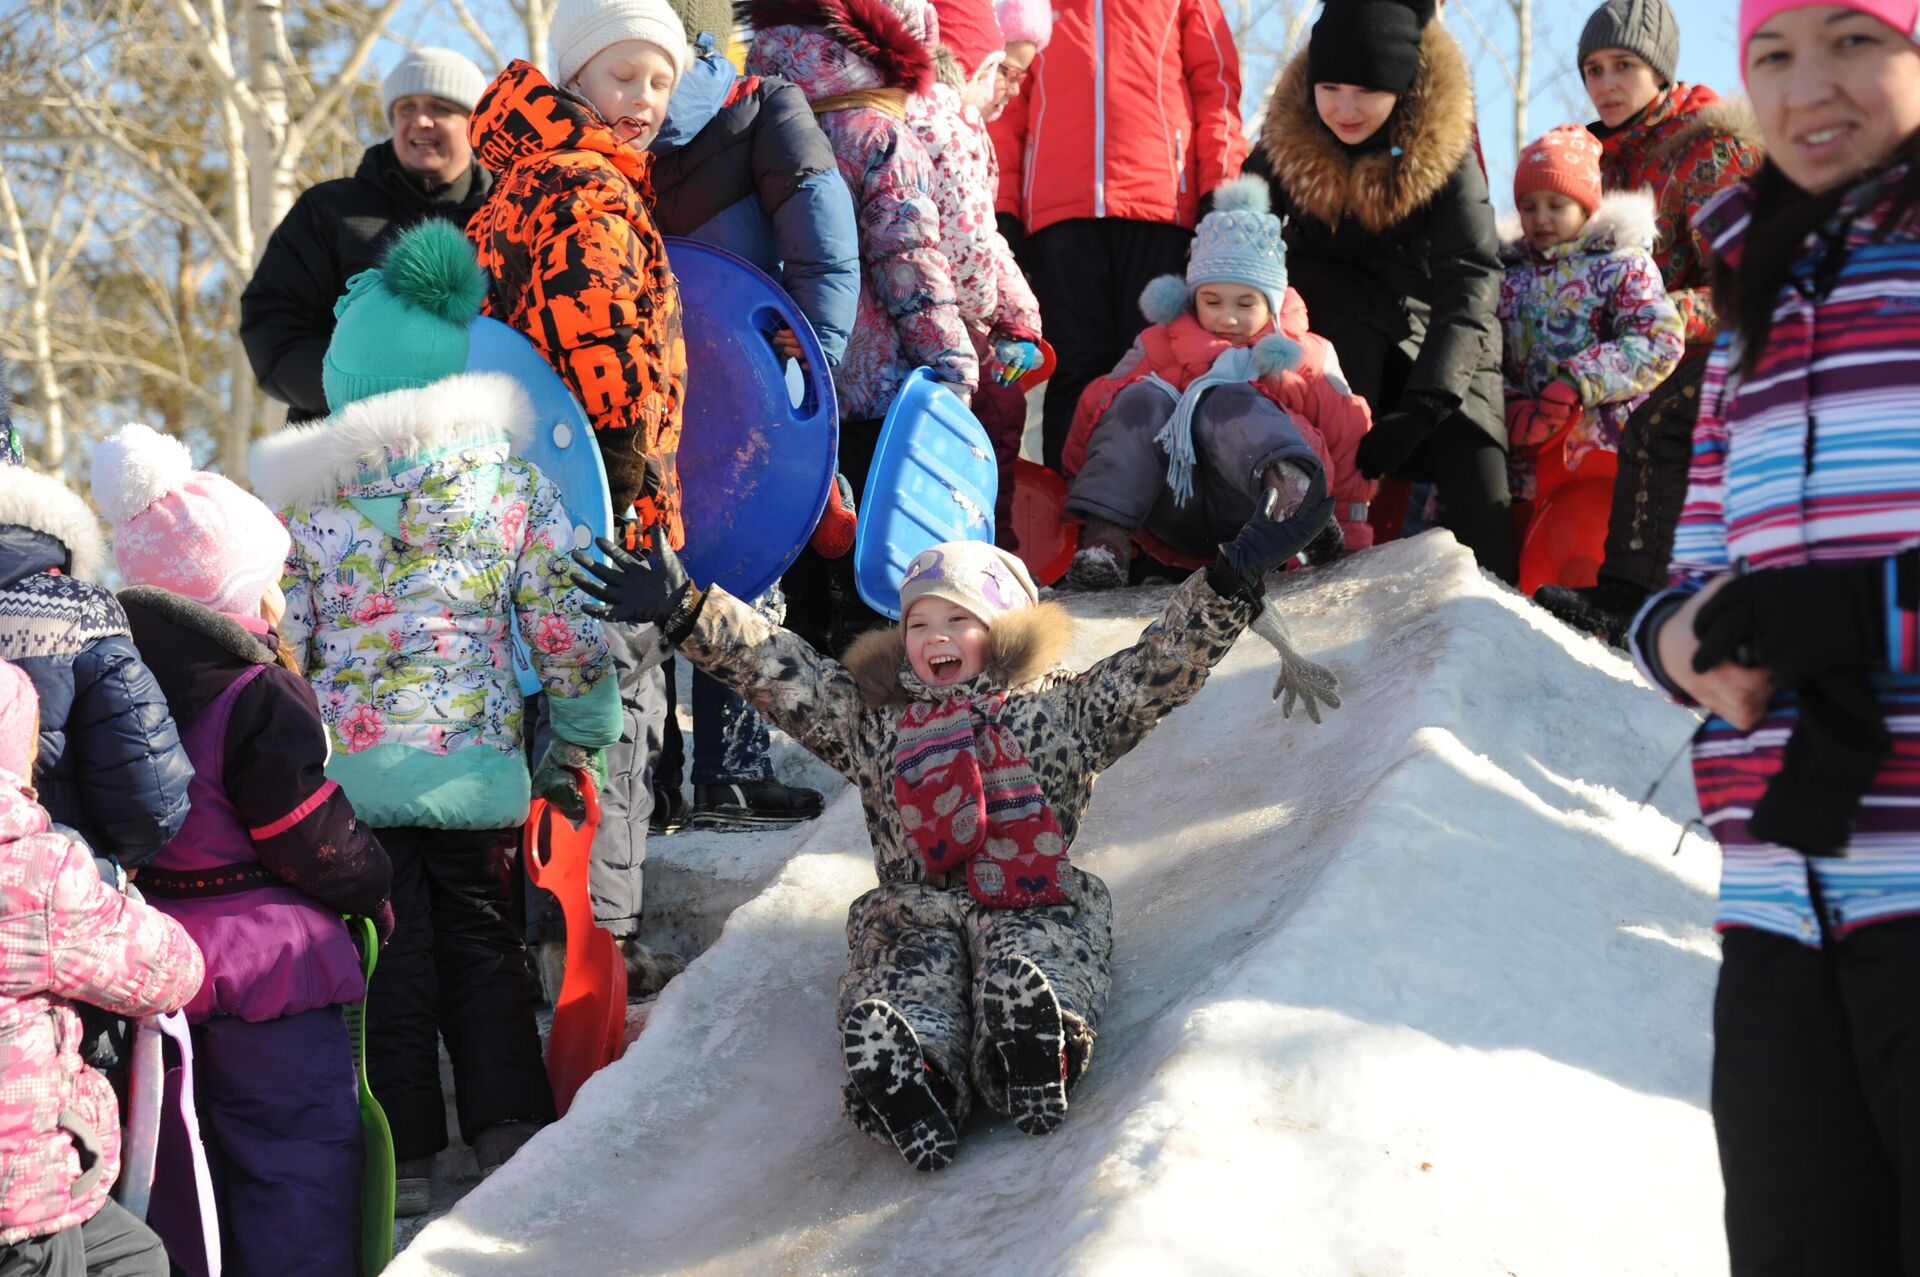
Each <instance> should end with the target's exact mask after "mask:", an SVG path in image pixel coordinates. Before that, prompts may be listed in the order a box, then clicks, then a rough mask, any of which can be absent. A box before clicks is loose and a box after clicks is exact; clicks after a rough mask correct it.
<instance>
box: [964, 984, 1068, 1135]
mask: <svg viewBox="0 0 1920 1277" xmlns="http://www.w3.org/2000/svg"><path fill="white" fill-rule="evenodd" d="M980 1003H981V1010H982V1012H983V1014H984V1016H985V1023H984V1024H982V1025H981V1028H982V1030H983V1031H984V1032H985V1033H986V1035H987V1039H988V1041H990V1042H992V1043H993V1049H994V1050H995V1051H996V1052H998V1053H999V1056H1000V1062H1001V1064H1003V1065H1004V1066H1005V1067H1006V1070H1007V1112H1008V1113H1009V1114H1010V1115H1011V1116H1012V1118H1013V1124H1014V1125H1015V1126H1017V1127H1019V1128H1020V1129H1021V1130H1023V1131H1025V1132H1026V1133H1027V1134H1029V1135H1045V1134H1047V1133H1048V1132H1050V1131H1052V1130H1053V1129H1054V1128H1055V1127H1057V1126H1059V1125H1060V1123H1061V1122H1062V1121H1064V1120H1065V1119H1066V1116H1067V1035H1066V1030H1065V1029H1064V1028H1063V1027H1062V1025H1061V1023H1060V1001H1059V999H1058V998H1056V997H1054V995H1053V985H1052V984H1050V983H1048V981H1047V977H1046V973H1045V972H1043V971H1041V970H1040V968H1039V967H1036V966H1035V965H1033V963H1032V962H1031V961H1030V960H1028V959H1026V958H1023V957H1020V956H1018V955H1015V956H1014V957H1011V958H1001V959H999V960H998V961H996V962H995V963H994V964H993V965H992V966H990V967H988V968H987V972H986V975H985V976H984V977H982V981H981V994H980Z"/></svg>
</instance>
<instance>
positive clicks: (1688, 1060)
mask: <svg viewBox="0 0 1920 1277" xmlns="http://www.w3.org/2000/svg"><path fill="white" fill-rule="evenodd" d="M1165 597H1166V591H1165V589H1164V588H1163V589H1158V590H1143V591H1135V592H1128V593H1123V594H1117V595H1111V596H1106V597H1103V598H1099V599H1092V600H1087V599H1080V600H1074V601H1072V602H1071V604H1070V606H1071V607H1072V609H1073V610H1074V612H1075V613H1076V614H1077V615H1078V616H1079V617H1080V618H1081V632H1080V637H1079V640H1078V643H1077V646H1076V648H1075V651H1074V654H1073V661H1074V662H1075V663H1076V664H1086V663H1089V662H1091V661H1092V660H1094V659H1096V658H1097V657H1098V656H1100V655H1101V654H1104V653H1106V652H1109V651H1112V650H1114V649H1116V648H1118V647H1121V646H1123V645H1124V644H1126V643H1129V642H1131V641H1132V639H1133V637H1134V636H1135V635H1136V634H1137V633H1138V631H1139V630H1140V628H1141V627H1142V626H1143V625H1144V624H1145V622H1146V621H1147V620H1149V619H1150V618H1151V617H1152V616H1153V614H1154V613H1155V612H1156V611H1157V609H1158V607H1159V606H1160V604H1161V603H1162V602H1163V601H1164V599H1165ZM1275 602H1276V604H1277V606H1279V607H1280V608H1281V610H1282V612H1283V614H1284V615H1285V616H1286V618H1287V620H1288V623H1289V624H1290V626H1291V627H1292V629H1293V632H1294V637H1295V639H1296V641H1297V643H1298V644H1299V646H1300V647H1301V648H1302V649H1303V650H1305V651H1307V652H1310V653H1312V654H1314V655H1316V656H1317V657H1318V658H1319V659H1322V660H1324V661H1326V662H1328V663H1329V664H1331V665H1332V666H1333V667H1334V668H1335V669H1336V670H1337V671H1338V673H1339V674H1340V676H1341V678H1342V680H1343V682H1344V685H1345V687H1344V696H1345V705H1344V707H1343V708H1342V709H1340V710H1338V711H1336V712H1334V713H1333V714H1332V716H1331V717H1330V718H1329V719H1328V721H1327V722H1326V724H1325V725H1324V726H1321V727H1319V728H1315V727H1312V726H1310V725H1308V724H1307V723H1305V722H1304V721H1301V720H1299V719H1297V718H1296V720H1295V721H1293V722H1283V721H1282V719H1281V717H1280V714H1279V710H1278V708H1277V706H1276V705H1275V704H1274V703H1273V702H1272V701H1271V700H1270V699H1269V689H1270V687H1271V684H1272V681H1273V676H1274V673H1275V670H1276V665H1277V662H1276V659H1275V657H1274V654H1273V652H1272V650H1271V649H1270V648H1268V647H1267V646H1266V645H1265V644H1264V643H1262V642H1260V641H1259V639H1258V638H1256V637H1254V636H1252V635H1249V636H1247V638H1245V639H1243V640H1242V641H1241V643H1240V644H1239V645H1238V647H1237V648H1236V649H1235V651H1234V652H1233V654H1232V655H1231V656H1230V657H1229V658H1228V659H1227V661H1226V662H1225V663H1224V664H1223V665H1222V666H1221V667H1220V669H1219V670H1218V671H1217V672H1216V673H1215V674H1214V676H1213V678H1212V680H1211V682H1210V683H1209V684H1208V685H1207V688H1206V690H1205V692H1204V693H1203V694H1202V695H1201V696H1200V697H1199V698H1198V699H1197V700H1196V701H1195V702H1194V703H1193V704H1192V705H1190V706H1188V707H1187V708H1185V709H1183V710H1180V711H1177V712H1175V713H1174V714H1173V715H1172V716H1171V717H1170V718H1169V719H1168V720H1167V721H1166V722H1165V723H1163V724H1162V725H1161V727H1160V728H1159V729H1158V730H1157V731H1156V732H1155V733H1154V734H1153V735H1152V736H1150V737H1149V738H1148V739H1147V741H1146V742H1145V744H1143V745H1142V746H1141V747H1140V748H1139V749H1137V750H1135V751H1134V752H1133V753H1132V754H1131V755H1130V756H1128V757H1127V758H1126V759H1124V760H1123V761H1122V762H1121V763H1119V764H1118V765H1117V766H1115V767H1114V768H1113V769H1112V770H1111V771H1110V772H1109V773H1108V774H1107V775H1106V776H1105V777H1103V778H1102V780H1101V782H1100V786H1099V790H1098V792H1097V794H1096V796H1095V799H1094V802H1093V807H1092V810H1091V812H1090V814H1089V818H1088V820H1087V822H1086V824H1085V826H1084V827H1083V828H1082V831H1081V835H1080V840H1079V842H1078V844H1077V845H1076V846H1075V848H1074V851H1073V854H1074V858H1075V859H1076V860H1077V861H1078V862H1080V863H1082V864H1084V865H1086V866H1087V867H1089V868H1091V869H1093V870H1095V871H1096V872H1098V873H1099V874H1101V875H1102V876H1103V877H1104V878H1105V879H1106V881H1107V883H1108V884H1109V885H1110V886H1111V888H1112V890H1113V899H1114V923H1115V932H1116V942H1115V949H1114V964H1115V975H1114V992H1113V1001H1112V1004H1111V1006H1110V1008H1109V1010H1108V1012H1107V1018H1106V1022H1105V1024H1104V1025H1103V1026H1102V1031H1101V1035H1100V1039H1099V1044H1098V1047H1097V1050H1096V1052H1095V1056H1094V1063H1093V1069H1092V1072H1091V1073H1090V1075H1089V1076H1088V1078H1087V1079H1086V1082H1085V1084H1084V1085H1083V1086H1082V1087H1081V1088H1080V1089H1079V1091H1077V1092H1076V1093H1075V1095H1074V1098H1073V1105H1072V1109H1071V1111H1070V1113H1069V1114H1068V1118H1067V1122H1066V1124H1065V1125H1064V1126H1063V1127H1062V1128H1061V1129H1060V1130H1059V1131H1058V1132H1057V1133H1055V1134H1053V1135H1050V1136H1047V1137H1044V1138H1040V1139H1035V1138H1030V1137H1028V1136H1025V1135H1022V1134H1020V1133H1019V1132H1018V1131H1016V1130H1015V1129H1014V1128H1013V1126H1012V1125H1011V1124H1010V1123H1008V1122H1006V1121H1005V1120H1003V1119H1000V1118H997V1117H995V1116H993V1115H992V1114H984V1113H983V1115H982V1117H977V1118H976V1119H975V1121H974V1122H973V1124H972V1126H971V1127H970V1129H969V1130H968V1131H967V1132H965V1134H964V1135H963V1139H962V1146H961V1153H960V1157H959V1160H958V1161H957V1162H956V1163H955V1164H954V1165H953V1166H952V1168H950V1169H949V1170H947V1171H945V1172H942V1173H939V1174H936V1175H923V1174H918V1173H915V1172H914V1171H912V1170H909V1169H908V1168H907V1167H906V1166H905V1165H904V1164H903V1163H902V1162H901V1160H900V1159H899V1157H898V1156H897V1155H896V1154H895V1153H894V1152H893V1150H892V1149H891V1148H889V1147H887V1146H885V1145H883V1144H880V1143H877V1142H875V1141H873V1140H871V1139H868V1138H867V1137H865V1136H863V1135H860V1134H857V1133H856V1132H855V1131H853V1130H852V1128H851V1127H849V1126H848V1125H847V1123H846V1122H845V1121H844V1120H843V1119H842V1117H841V1114H840V1099H839V1092H840V1080H841V1066H840V1060H839V1034H838V1031H837V1029H836V1027H835V1023H834V1014H833V1011H834V987H835V980H836V978H837V977H838V975H839V973H840V970H841V966H842V962H843V959H844V956H845V940H844V937H843V933H842V925H843V920H844V916H845V911H846V906H847V904H848V903H849V902H850V901H851V900H852V899H853V898H854V897H855V896H856V895H858V894H859V893H860V892H861V891H863V890H865V889H866V888H868V887H869V886H871V885H872V883H873V881H874V879H873V870H872V867H871V862H870V860H869V857H868V852H867V849H866V838H865V835H864V831H863V827H862V824H861V817H860V808H859V803H858V801H857V800H856V799H855V798H854V797H853V796H852V795H851V794H842V795H841V797H840V798H839V800H838V801H837V802H835V803H834V804H833V805H832V807H831V808H830V809H829V810H828V812H827V814H826V815H825V816H824V817H823V818H822V819H821V820H820V821H818V822H816V824H815V825H814V826H813V827H812V828H810V829H805V830H802V831H797V833H796V839H795V854H794V856H793V858H792V860H791V862H790V863H789V864H788V865H787V866H786V867H785V868H784V870H783V871H782V872H781V873H780V874H779V875H778V876H777V877H776V878H775V879H774V880H773V881H772V882H771V883H770V885H768V886H767V888H766V889H765V890H764V891H762V892H761V893H760V894H759V895H758V896H757V897H756V898H754V899H753V900H751V901H749V902H748V903H747V904H745V905H743V906H742V907H741V908H739V909H738V910H737V911H736V912H735V913H734V914H733V916H732V918H731V919H730V920H729V922H728V923H727V926H726V928H725V930H724V932H723V933H722V934H721V936H720V939H719V941H718V943H716V944H715V945H714V946H713V947H712V948H711V949H709V950H708V951H707V952H706V953H705V954H704V955H702V956H701V958H700V959H699V961H697V962H696V963H695V964H694V965H693V966H692V967H691V968H690V969H689V970H688V971H687V972H686V974H685V975H683V976H681V977H680V978H679V979H677V980H675V981H674V982H673V984H672V985H671V986H670V987H669V988H668V990H667V991H666V993H665V994H664V995H663V996H662V997H661V999H660V1001H659V1003H658V1004H657V1006H656V1008H655V1010H654V1012H653V1015H652V1019H651V1022H650V1023H649V1024H648V1026H647V1029H646V1031H645V1033H643V1034H642V1035H641V1037H640V1039H639V1040H638V1041H637V1042H636V1043H635V1044H634V1045H633V1047H632V1048H631V1049H630V1050H629V1051H628V1052H627V1055H626V1057H625V1058H624V1059H622V1060H620V1061H619V1062H618V1063H616V1064H615V1065H613V1066H612V1067H610V1068H609V1069H607V1070H605V1071H604V1072H603V1073H602V1074H600V1075H599V1076H598V1077H596V1078H594V1079H593V1080H592V1081H590V1082H589V1083H588V1084H587V1086H586V1088H585V1089H584V1090H582V1091H581V1093H580V1096H579V1098H578V1100H577V1101H576V1103H575V1106H574V1109H573V1111H572V1112H571V1113H570V1114H569V1115H568V1116H567V1118H566V1120H564V1121H563V1122H561V1123H559V1124H558V1125H556V1126H554V1127H552V1128H551V1129H549V1130H547V1131H545V1132H543V1133H542V1134H541V1135H540V1136H539V1137H538V1138H537V1139H535V1140H534V1142H533V1143H532V1144H531V1145H529V1146H528V1147H527V1149H526V1150H524V1151H523V1152H522V1153H521V1154H520V1155H519V1156H518V1157H516V1158H515V1159H514V1160H513V1161H512V1162H511V1163H510V1164H509V1165H507V1166H506V1167H505V1168H503V1169H502V1170H501V1171H500V1172H499V1173H498V1174H496V1175H495V1176H494V1177H493V1178H492V1179H491V1180H489V1181H487V1182H486V1183H484V1184H482V1185H481V1186H480V1187H479V1188H478V1189H476V1190H475V1191H474V1192H473V1193H472V1194H471V1195H470V1196H469V1197H467V1198H466V1199H465V1200H464V1201H462V1202H461V1203H460V1205H459V1206H458V1207H456V1208H455V1210H454V1211H453V1213H452V1214H450V1215H448V1216H447V1217H446V1218H444V1219H442V1220H440V1221H438V1222H436V1223H435V1224H433V1225H431V1226H430V1227H429V1228H427V1229H426V1231H425V1232H423V1233H422V1234H421V1236H420V1237H419V1239H418V1240H417V1241H416V1242H415V1243H414V1244H413V1246H412V1247H411V1248H410V1249H409V1250H408V1251H407V1252H406V1253H405V1254H403V1255H402V1256H401V1257H400V1258H399V1259H398V1260H397V1261H396V1263H395V1265H394V1267H393V1269H392V1270H391V1271H392V1272H394V1273H396V1274H424V1273H458V1274H501V1275H505V1274H528V1275H529V1277H532V1275H535V1274H539V1275H542V1277H544V1275H545V1274H551V1273H556V1272H565V1273H569V1274H577V1275H582V1277H585V1275H589V1274H628V1273H656V1272H658V1273H761V1272H782V1273H799V1274H811V1273H855V1272H874V1271H881V1272H885V1271H909V1270H913V1271H931V1272H942V1271H944V1272H967V1273H1007V1274H1028V1273H1058V1272H1071V1273H1100V1274H1107V1273H1156V1274H1157V1273H1169V1272H1194V1273H1202V1272H1203V1273H1208V1274H1215V1273H1287V1274H1315V1275H1317V1274H1329V1275H1332V1274H1339V1275H1340V1277H1350V1275H1352V1274H1367V1275H1369V1277H1389V1275H1392V1274H1420V1275H1421V1277H1430V1275H1432V1274H1450V1273H1473V1274H1501V1273H1516V1274H1523V1275H1524V1277H1541V1275H1542V1274H1554V1273H1564V1274H1582V1275H1584V1274H1591V1273H1602V1272H1604V1273H1609V1274H1626V1273H1675V1274H1687V1275H1688V1277H1699V1275H1701V1274H1714V1273H1721V1272H1724V1271H1725V1269H1726V1260H1725V1253H1724V1248H1723V1244H1722V1241H1721V1233H1720V1205H1721V1202H1720V1188H1719V1171H1718V1165H1717V1162H1716V1159H1715V1153H1714V1145H1713V1138H1712V1129H1711V1124H1710V1121H1709V1119H1708V1116H1707V1112H1706V1104H1707V1078H1708V1062H1709V1053H1710V1045H1711V1044H1710V1037H1709V1008H1710V1003H1711V994H1712V986H1713V981H1714V976H1715V966H1716V962H1717V956H1716V948H1715V945H1714V942H1713V938H1712V934H1711V931H1710V929H1709V922H1710V919H1711V916H1712V880H1713V876H1714V874H1715V872H1716V867H1717V858H1716V854H1715V853H1714V851H1713V850H1712V848H1711V846H1710V845H1709V844H1706V843H1704V842H1702V841H1701V840H1700V839H1699V838H1697V837H1689V838H1686V839H1685V841H1684V842H1681V843H1680V850H1679V851H1678V853H1677V854H1676V852H1675V846H1676V842H1678V841H1679V840H1680V839H1681V824H1682V822H1683V821H1685V820H1686V819H1687V818H1688V817H1690V816H1691V815H1693V814H1694V811H1695V808H1694V804H1693V797H1692V787H1691V785H1690V783H1688V781H1687V779H1686V775H1685V768H1684V766H1681V767H1677V768H1675V769H1674V772H1673V774H1672V775H1671V776H1670V777H1668V779H1667V780H1666V783H1664V784H1663V785H1662V786H1661V787H1660V789H1659V791H1658V794H1657V796H1656V797H1655V799H1654V801H1653V803H1652V805H1644V804H1643V803H1642V802H1641V798H1642V795H1644V794H1645V793H1646V792H1647V790H1648V789H1649V787H1650V786H1652V785H1653V784H1654V782H1655V781H1656V779H1658V778H1660V777H1661V775H1662V773H1663V769H1665V768H1667V766H1668V764H1669V763H1670V762H1672V761H1673V760H1674V758H1675V755H1676V752H1677V751H1678V750H1679V749H1680V748H1681V746H1682V745H1683V743H1684V742H1685V741H1686V739H1687V737H1688V735H1689V734H1690V733H1691V731H1692V729H1693V726H1694V722H1693V719H1692V718H1691V717H1690V716H1689V715H1688V714H1686V713H1685V712H1683V711H1681V710H1678V709H1675V708H1674V707H1672V706H1670V705H1668V704H1666V703H1665V702H1664V701H1663V700H1661V699H1660V698H1659V697H1658V696H1656V695H1655V694H1654V693H1652V692H1651V691H1649V690H1648V689H1647V688H1646V687H1645V685H1644V684H1642V683H1640V682H1639V681H1638V680H1637V679H1636V678H1635V676H1634V675H1633V672H1632V670H1631V669H1630V668H1629V667H1628V666H1627V665H1626V664H1625V663H1624V662H1623V661H1622V660H1620V659H1619V658H1618V657H1617V656H1616V655H1614V654H1611V653H1608V652H1607V651H1606V650H1605V649H1603V648H1602V647H1600V646H1599V645H1598V644H1596V643H1594V642H1592V641H1591V640H1589V639H1585V638H1581V637H1578V636H1576V635H1574V634H1573V633H1571V632H1570V631H1568V630H1566V629H1564V628H1563V627H1561V626H1560V625H1558V624H1557V623H1556V622H1554V621H1552V620H1551V619H1549V618H1547V617H1546V616H1545V615H1544V614H1543V613H1541V612H1539V611H1538V610H1536V609H1534V608H1532V607H1531V606H1530V605H1528V604H1527V603H1526V602H1525V601H1524V600H1522V599H1521V598H1520V597H1519V596H1517V595H1515V594H1513V593H1511V592H1510V591H1507V590H1505V589H1502V588H1501V587H1499V586H1497V585H1495V584H1493V583H1491V582H1490V581H1489V580H1487V579H1486V578H1485V577H1483V576H1482V575H1481V574H1480V573H1478V572H1477V571H1476V570H1475V569H1474V568H1473V565H1472V561H1471V559H1470V558H1469V557H1468V556H1467V555H1466V553H1465V552H1464V551H1462V550H1461V549H1460V548H1459V547H1458V546H1457V545H1456V544H1454V542H1453V541H1452V540H1451V539H1450V538H1448V537H1447V536H1446V535H1445V534H1429V535H1427V536H1423V537H1420V538H1417V539H1415V540H1412V541H1408V542H1401V543H1396V544H1393V545H1388V546H1385V547H1382V548H1380V549H1376V550H1372V551H1369V552H1367V553H1365V554H1361V555H1358V556H1356V557H1355V558H1353V559H1351V560H1348V561H1346V562H1344V563H1342V564H1340V565H1338V566H1336V567H1333V568H1331V569H1326V570H1321V571H1315V572H1312V573H1303V574H1300V575H1299V576H1298V577H1297V578H1296V579H1291V580H1289V581H1288V583H1287V584H1286V585H1285V586H1283V587H1281V588H1280V589H1278V591H1277V592H1276V596H1275ZM982 1118H984V1120H982Z"/></svg>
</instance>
